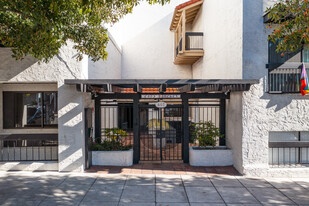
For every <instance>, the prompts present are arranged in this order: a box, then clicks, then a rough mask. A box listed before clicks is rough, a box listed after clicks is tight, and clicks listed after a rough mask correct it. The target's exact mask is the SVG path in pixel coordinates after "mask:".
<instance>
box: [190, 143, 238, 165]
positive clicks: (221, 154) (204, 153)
mask: <svg viewBox="0 0 309 206" xmlns="http://www.w3.org/2000/svg"><path fill="white" fill-rule="evenodd" d="M208 148H209V149H208ZM189 161H190V165H192V166H209V167H212V166H231V165H233V153H232V150H230V149H227V148H226V147H222V146H219V147H215V148H214V149H213V147H206V149H193V148H192V147H190V150H189Z"/></svg>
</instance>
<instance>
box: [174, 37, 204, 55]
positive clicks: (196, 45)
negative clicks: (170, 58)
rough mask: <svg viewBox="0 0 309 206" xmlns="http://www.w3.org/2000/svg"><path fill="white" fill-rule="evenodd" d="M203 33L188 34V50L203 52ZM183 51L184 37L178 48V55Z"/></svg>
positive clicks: (186, 45)
mask: <svg viewBox="0 0 309 206" xmlns="http://www.w3.org/2000/svg"><path fill="white" fill-rule="evenodd" d="M203 35H204V34H203V32H186V42H185V49H186V50H203ZM180 51H182V37H181V38H180V40H179V41H178V44H177V46H176V55H178V53H179V52H180Z"/></svg>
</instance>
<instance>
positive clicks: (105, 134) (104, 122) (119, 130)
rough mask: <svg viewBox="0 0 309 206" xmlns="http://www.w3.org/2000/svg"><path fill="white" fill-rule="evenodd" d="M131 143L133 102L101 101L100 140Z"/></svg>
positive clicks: (125, 144) (124, 144)
mask: <svg viewBox="0 0 309 206" xmlns="http://www.w3.org/2000/svg"><path fill="white" fill-rule="evenodd" d="M103 141H109V142H110V143H116V144H118V143H120V144H121V145H122V146H130V145H133V104H132V103H118V104H116V103H104V102H103V103H102V105H101V142H103Z"/></svg>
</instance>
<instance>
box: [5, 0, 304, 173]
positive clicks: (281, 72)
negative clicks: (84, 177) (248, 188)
mask: <svg viewBox="0 0 309 206" xmlns="http://www.w3.org/2000/svg"><path fill="white" fill-rule="evenodd" d="M182 2H184V1H182ZM180 3H181V2H180ZM272 3H273V1H270V0H264V1H262V0H255V1H245V0H229V1H224V0H205V1H203V0H191V1H189V2H185V3H183V4H180V5H178V4H179V1H172V2H171V4H172V6H171V5H167V6H165V7H164V8H165V9H162V8H160V7H158V6H156V7H155V8H153V12H154V14H156V15H152V14H151V13H146V12H145V13H141V12H139V13H138V15H139V16H137V18H139V19H142V20H141V21H145V22H147V21H148V22H152V23H151V24H149V25H147V27H146V28H145V29H144V30H139V33H138V34H136V35H132V34H128V35H129V36H130V37H131V38H130V39H129V40H127V41H125V42H124V43H123V44H122V49H121V50H120V49H119V47H118V46H117V45H116V44H115V41H114V40H113V39H112V40H111V41H110V43H109V45H108V48H107V50H108V53H109V57H108V60H107V61H106V62H103V61H99V62H96V63H94V62H91V61H90V60H88V59H87V58H84V60H83V61H81V62H78V61H76V60H75V51H74V50H73V49H71V48H72V44H68V46H67V47H64V48H63V49H62V50H61V54H60V55H58V56H56V57H54V58H53V59H52V60H51V61H50V62H49V63H47V64H45V63H41V64H38V63H37V62H36V60H35V59H33V58H31V57H27V58H25V59H24V60H23V61H15V60H13V59H12V58H11V57H10V50H9V49H8V48H0V59H1V63H2V64H1V65H0V90H1V92H0V161H1V162H0V169H1V170H8V169H11V170H20V169H24V170H58V171H83V170H84V169H85V168H86V167H87V166H88V165H89V164H91V163H89V159H90V158H89V156H88V149H87V138H88V136H89V134H90V133H89V131H91V129H90V130H89V129H88V128H94V136H95V137H101V136H102V131H104V130H105V129H106V128H116V127H117V128H120V129H123V130H125V131H127V133H128V138H127V142H128V143H129V144H133V149H134V154H133V160H134V163H138V162H145V161H160V162H161V161H184V162H188V161H189V144H190V138H189V137H190V135H191V133H190V129H191V128H190V127H191V126H190V125H191V123H199V122H205V121H211V122H213V123H214V124H215V125H216V126H217V127H219V128H220V131H221V133H222V134H224V138H222V139H220V140H218V142H217V145H221V146H225V145H226V146H227V147H228V148H230V149H231V150H232V153H233V160H231V164H233V165H234V167H235V168H236V169H237V170H238V171H239V172H240V173H242V174H244V175H254V176H308V175H309V169H308V164H309V143H308V142H309V118H308V117H307V115H306V114H307V110H306V108H307V107H309V100H308V97H306V96H305V97H303V96H301V95H300V92H299V78H300V69H299V66H300V65H301V62H306V67H307V68H309V49H307V48H304V49H303V50H302V51H300V52H296V53H293V54H289V55H286V56H284V57H281V56H280V54H279V55H278V54H277V53H276V52H275V51H274V48H275V45H274V44H273V43H271V42H268V41H267V37H268V35H269V34H270V31H269V30H267V29H266V26H265V24H264V19H263V15H264V11H265V9H266V7H267V6H270V5H271V4H272ZM176 5H177V6H176ZM140 7H141V8H140V10H139V11H141V10H142V9H143V7H145V9H146V10H147V9H148V6H145V5H141V6H140ZM172 7H173V9H175V10H174V11H173V9H170V10H169V9H166V8H172ZM160 9H162V14H161V16H160V15H158V14H160ZM166 14H168V15H166ZM128 18H132V19H133V18H134V13H133V14H132V16H130V17H128ZM131 24H132V25H133V24H136V25H138V22H131ZM136 25H135V26H136ZM126 26H127V27H129V26H130V25H126ZM307 62H308V64H307ZM159 100H160V101H162V100H163V101H164V102H166V103H167V107H166V108H165V109H158V108H156V106H155V103H156V102H158V101H159ZM160 119H161V120H162V121H161V123H160V124H159V126H158V124H157V122H156V121H157V120H160ZM162 122H163V126H162ZM153 125H156V126H153ZM167 125H168V126H167ZM162 135H164V138H161V140H160V141H158V140H157V137H162ZM24 160H27V161H24ZM90 162H91V161H90Z"/></svg>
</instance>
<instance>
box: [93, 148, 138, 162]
mask: <svg viewBox="0 0 309 206" xmlns="http://www.w3.org/2000/svg"><path fill="white" fill-rule="evenodd" d="M92 165H105V166H131V165H133V149H130V150H127V151H92Z"/></svg>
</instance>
